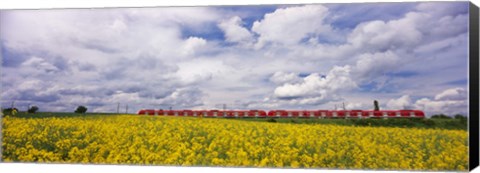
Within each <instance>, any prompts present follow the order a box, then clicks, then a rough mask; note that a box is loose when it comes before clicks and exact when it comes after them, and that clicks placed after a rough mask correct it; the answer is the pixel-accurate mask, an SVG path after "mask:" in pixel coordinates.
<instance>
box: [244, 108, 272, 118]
mask: <svg viewBox="0 0 480 173" xmlns="http://www.w3.org/2000/svg"><path fill="white" fill-rule="evenodd" d="M246 117H250V118H255V117H257V118H265V117H267V113H266V112H265V111H263V110H249V111H248V112H247V114H246Z"/></svg>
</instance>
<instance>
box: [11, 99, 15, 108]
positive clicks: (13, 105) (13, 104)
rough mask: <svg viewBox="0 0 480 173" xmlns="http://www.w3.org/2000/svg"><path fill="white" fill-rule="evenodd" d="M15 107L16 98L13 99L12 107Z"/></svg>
mask: <svg viewBox="0 0 480 173" xmlns="http://www.w3.org/2000/svg"><path fill="white" fill-rule="evenodd" d="M14 107H15V100H14V101H12V109H13V108H14Z"/></svg>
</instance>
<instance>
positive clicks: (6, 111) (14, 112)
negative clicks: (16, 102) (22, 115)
mask: <svg viewBox="0 0 480 173" xmlns="http://www.w3.org/2000/svg"><path fill="white" fill-rule="evenodd" d="M2 113H3V116H5V115H17V113H18V109H17V108H7V109H4V110H3V111H2Z"/></svg>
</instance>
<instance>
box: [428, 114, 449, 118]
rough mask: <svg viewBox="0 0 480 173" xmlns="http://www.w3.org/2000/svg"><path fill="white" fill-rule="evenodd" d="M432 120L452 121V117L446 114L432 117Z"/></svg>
mask: <svg viewBox="0 0 480 173" xmlns="http://www.w3.org/2000/svg"><path fill="white" fill-rule="evenodd" d="M432 118H435V119H452V117H449V116H447V115H445V114H437V115H432Z"/></svg>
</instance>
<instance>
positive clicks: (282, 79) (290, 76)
mask: <svg viewBox="0 0 480 173" xmlns="http://www.w3.org/2000/svg"><path fill="white" fill-rule="evenodd" d="M269 80H270V81H272V82H273V83H275V84H285V83H290V84H291V83H298V82H300V81H301V78H300V77H299V76H298V74H297V73H286V72H281V71H278V72H275V73H274V74H273V75H272V77H270V79H269Z"/></svg>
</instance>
